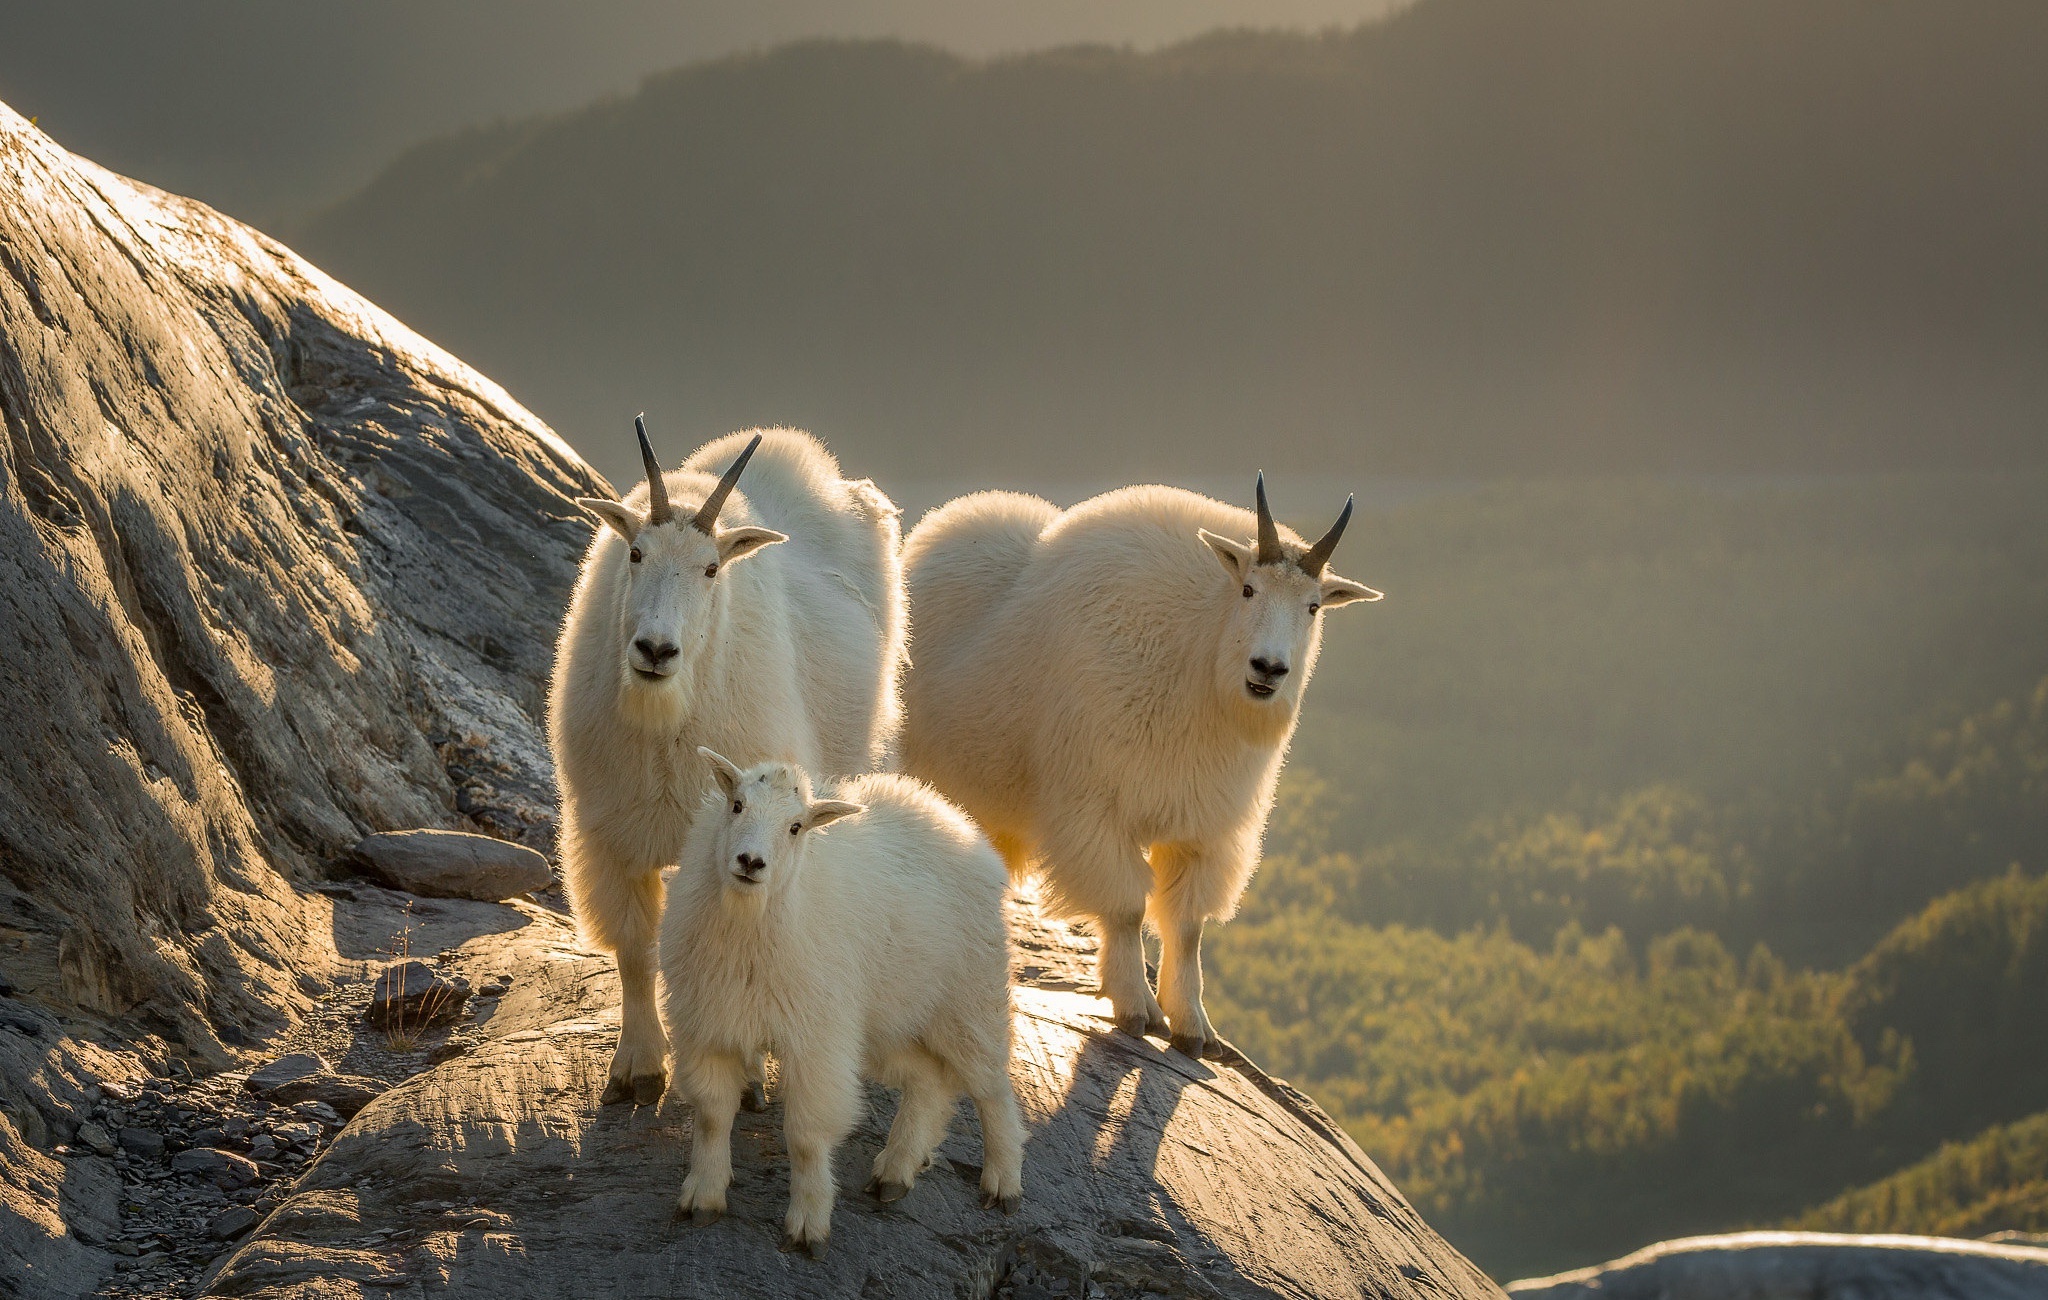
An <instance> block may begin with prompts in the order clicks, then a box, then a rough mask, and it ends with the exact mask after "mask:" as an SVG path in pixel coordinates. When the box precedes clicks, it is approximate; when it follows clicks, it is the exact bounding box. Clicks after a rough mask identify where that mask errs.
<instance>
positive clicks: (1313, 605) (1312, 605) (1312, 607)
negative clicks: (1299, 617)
mask: <svg viewBox="0 0 2048 1300" xmlns="http://www.w3.org/2000/svg"><path fill="white" fill-rule="evenodd" d="M1321 608H1322V606H1321V605H1319V604H1317V603H1316V602H1315V601H1313V600H1312V601H1310V602H1309V603H1308V612H1309V613H1311V614H1313V613H1315V612H1316V611H1317V610H1319V609H1321Z"/></svg>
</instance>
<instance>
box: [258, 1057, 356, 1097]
mask: <svg viewBox="0 0 2048 1300" xmlns="http://www.w3.org/2000/svg"><path fill="white" fill-rule="evenodd" d="M333 1069H334V1067H333V1066H331V1065H329V1064H328V1063H327V1061H326V1060H325V1059H324V1058H323V1057H320V1056H318V1055H316V1054H314V1053H312V1052H293V1053H292V1054H291V1055H289V1056H280V1057H278V1058H277V1059H276V1060H275V1061H272V1062H271V1063H270V1064H268V1065H266V1066H264V1067H262V1068H261V1069H259V1070H255V1071H253V1072H252V1073H251V1074H250V1075H249V1077H248V1078H246V1079H244V1080H243V1081H242V1086H243V1087H244V1088H247V1089H248V1090H249V1091H250V1092H253V1093H255V1094H256V1095H257V1096H259V1097H262V1098H264V1099H266V1100H268V1099H269V1098H270V1094H271V1093H273V1092H275V1091H276V1090H277V1089H279V1088H282V1087H284V1086H285V1085H287V1084H291V1083H296V1082H297V1081H298V1080H300V1079H305V1078H309V1077H311V1076H313V1075H316V1074H326V1073H328V1072H330V1071H332V1070H333Z"/></svg>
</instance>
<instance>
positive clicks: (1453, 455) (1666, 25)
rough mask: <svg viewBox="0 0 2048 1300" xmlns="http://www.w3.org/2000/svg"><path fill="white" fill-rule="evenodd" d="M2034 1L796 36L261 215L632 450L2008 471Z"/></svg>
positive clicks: (2040, 116) (1445, 10) (2033, 452)
mask: <svg viewBox="0 0 2048 1300" xmlns="http://www.w3.org/2000/svg"><path fill="white" fill-rule="evenodd" d="M2044 64H2048V8H2044V7H2042V6H2040V5H2038V4H2034V3H2031V2H2030V0H1889V2H1887V3H1883V4H1871V3H1867V0H1802V2H1801V3H1797V4H1786V3H1782V2H1781V0H1541V2H1533V0H1422V3H1419V4H1416V5H1414V6H1413V7H1412V8H1409V9H1407V10H1405V11H1404V12H1402V13H1400V14H1399V15H1397V16H1395V17H1393V18H1391V19H1389V20H1386V21H1383V22H1379V23H1374V24H1370V25H1367V26H1365V27H1362V28H1359V29H1357V30H1354V31H1348V32H1330V33H1325V34H1321V35H1286V34H1261V33H1243V32H1238V33H1222V34H1218V35H1214V36H1211V37H1206V38H1203V39H1199V40H1195V41H1192V42H1188V43H1185V44H1181V45H1176V46H1172V47H1169V48H1166V49H1163V50H1159V51H1156V52H1134V51H1130V50H1119V49H1109V48H1100V47H1083V48H1071V49H1064V50H1055V51H1051V52H1047V53H1041V54H1033V55H1029V56H1021V57H1013V58H1002V59H997V60H993V61H973V60H967V59H962V58H959V57H955V56H953V55H949V54H946V53H943V52H941V51H938V50H934V49H930V48H922V47H912V46H905V45H899V44H892V43H887V42H866V43H843V42H842V43H834V42H814V43H808V44H800V45H795V46H789V47H784V48H779V49H774V50H770V51H767V52H765V53H761V54H756V55H748V56H744V57H737V58H731V59H726V60H722V61H718V62H714V63H708V64H703V65H698V66H693V67H688V68H684V69H681V70H679V71H677V72H674V73H670V74H665V75H661V76H657V77H653V78H650V79H649V80H648V81H646V82H645V83H644V84H643V85H642V86H641V88H640V89H639V90H638V92H637V93H635V94H633V95H631V96H628V97H625V98H621V99H617V100H611V101H606V102H603V103H599V104H596V105H593V106H591V107H589V108H587V109H583V110H580V111H577V112H572V113H567V114H563V115H560V116H557V117H551V118H544V119H533V120H524V121H516V122H509V123H505V124H501V125H497V126H492V127H488V128H483V129H478V130H474V131H470V132H467V133H464V134H461V135H457V136H453V137H449V138H446V139H443V140H440V141H437V142H435V143H432V144H429V145H426V146H423V147H421V148H419V149H417V150H415V151H413V152H411V153H409V154H408V155H406V156H405V157H403V158H402V159H400V160H398V161H397V162H396V163H395V164H394V165H393V166H391V167H390V168H389V169H388V170H387V171H386V172H385V173H384V174H383V175H382V176H381V177H380V178H379V179H378V180H377V181H375V182H374V183H373V184H371V185H370V186H369V187H368V188H367V189H365V190H364V191H362V192H361V193H360V194H358V195H356V196H355V197H354V198H352V199H350V200H348V201H346V202H344V203H342V204H340V205H339V206H337V207H335V208H333V209H332V210H330V211H328V212H327V213H325V214H324V215H322V216H321V217H319V218H317V219H315V220H313V221H312V222H310V223H309V224H307V225H306V226H304V227H303V228H301V229H299V230H297V231H295V232H287V233H288V234H290V235H291V236H292V242H294V243H295V244H296V245H297V246H299V247H300V249H301V250H302V251H304V252H305V253H307V254H308V255H309V256H311V257H312V258H313V259H314V260H315V261H317V262H319V263H321V264H322V265H323V266H326V267H328V268H329V269H330V270H332V271H334V272H335V273H336V274H337V275H339V276H340V277H341V278H343V279H345V280H347V281H348V282H350V283H352V284H356V285H359V286H361V287H362V288H363V289H364V290H366V291H367V292H368V293H369V294H370V295H371V296H372V297H374V298H376V299H377V300H378V301H380V302H383V303H385V304H387V305H388V306H390V307H391V308H393V309H394V310H396V311H397V312H398V313H399V314H400V315H401V316H404V317H405V318H406V319H408V320H412V321H414V322H416V323H417V324H418V325H419V326H420V327H421V328H422V329H423V330H424V331H425V332H426V333H428V334H429V335H431V336H433V337H435V338H436V339H438V340H439V341H441V342H443V343H445V344H447V345H449V346H451V347H454V348H455V349H457V350H458V351H460V352H462V353H463V354H464V355H467V356H471V357H473V358H474V359H475V360H476V361H477V362H478V363H479V364H480V365H481V366H482V367H483V368H484V369H485V370H487V371H489V372H490V373H492V374H494V375H496V376H498V377H499V378H501V379H502V380H503V381H504V382H505V383H506V384H507V385H508V387H510V388H511V389H512V390H513V391H514V393H515V394H517V395H518V396H519V397H521V398H522V399H523V400H525V401H526V402H528V403H529V404H530V405H532V406H533V407H534V408H535V409H536V410H537V411H539V412H540V413H541V414H543V415H544V416H546V417H547V418H548V419H549V420H550V422H551V423H553V424H554V426H555V427H556V428H558V429H560V430H561V431H562V432H563V433H564V434H565V436H567V437H569V438H570V440H571V441H572V442H574V443H576V444H577V445H578V446H579V447H581V448H583V449H585V450H586V451H587V452H589V453H591V454H592V455H593V456H594V457H595V459H596V460H597V463H598V464H599V465H600V467H602V468H605V469H606V470H608V471H611V472H613V474H614V477H621V476H624V475H625V474H626V473H627V471H628V469H629V467H630V462H631V456H630V443H629V441H628V440H626V439H625V438H623V437H622V435H621V430H623V429H624V428H625V421H626V420H627V419H628V418H630V416H631V415H632V414H633V412H635V411H637V410H640V409H642V408H645V409H647V410H649V411H650V412H651V413H652V414H653V416H654V419H655V421H656V427H657V428H658V429H666V430H677V431H681V432H680V434H679V436H681V437H683V438H686V439H687V440H688V441H691V442H695V441H699V440H701V439H702V437H704V436H708V435H710V434H714V433H717V432H723V431H725V430H727V429H730V428H734V427H739V426H743V425H746V424H751V423H757V422H778V421H779V422H790V423H799V424H805V425H808V426H810V427H813V428H816V429H818V430H819V431H820V432H823V433H825V434H827V435H828V436H829V437H831V438H832V440H833V441H834V443H835V445H836V446H837V447H839V449H840V450H841V451H842V453H843V454H845V455H846V456H847V458H848V460H849V463H851V464H854V465H857V466H858V467H859V468H860V469H861V470H862V471H863V472H872V473H875V474H877V475H878V476H894V477H902V476H920V477H943V478H953V477H959V476H961V475H963V474H964V475H968V476H975V477H982V478H988V477H994V478H996V479H999V480H1002V481H1010V480H1015V479H1024V478H1030V477H1033V476H1037V477H1044V476H1047V475H1057V476H1060V477H1071V476H1073V475H1074V474H1075V472H1076V471H1077V469H1078V470H1079V471H1080V472H1081V473H1082V474H1083V475H1084V476H1089V477H1097V476H1099V477H1101V478H1102V479H1105V480H1109V481H1116V480H1126V479H1129V478H1133V477H1157V476H1160V475H1162V474H1178V475H1186V474H1190V473H1205V474H1206V473H1215V472H1226V471H1227V472H1242V471H1243V470H1244V469H1245V468H1246V467H1248V466H1254V465H1263V467H1264V468H1266V469H1268V470H1273V471H1304V470H1308V469H1311V468H1314V467H1319V466H1329V467H1332V468H1334V469H1336V470H1338V471H1340V473H1341V476H1342V477H1344V478H1357V477H1360V476H1363V475H1367V474H1375V475H1377V474H1386V473H1421V474H1434V475H1442V474H1471V473H1480V474H1494V473H1515V472H1529V471H1538V472H1556V471H1574V472H1576V471H1584V470H1601V471H1664V470H1680V471H1722V470H1766V471H1781V470H1813V469H1824V470H1844V469H1849V470H1868V469H1874V468H1909V467H1928V466H1949V467H1955V466H1986V465H2011V464H2016V463H2038V462H2039V460H2040V458H2041V448H2040V446H2039V439H2038V430H2039V427H2040V420H2039V417H2040V413H2041V412H2042V411H2043V410H2044V409H2048V370H2044V368H2043V367H2041V366H2040V365H2039V364H2038V359H2039V357H2040V356H2041V355H2043V354H2044V352H2048V313H2043V312H2042V310H2041V308H2040V304H2041V303H2042V301H2044V298H2048V242H2044V241H2042V240H2041V239H2040V238H2039V231H2040V229H2041V228H2042V225H2043V222H2044V220H2048V78H2043V77H2041V76H2040V75H2039V69H2040V68H2041V67H2042V66H2044Z"/></svg>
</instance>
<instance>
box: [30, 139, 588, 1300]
mask: <svg viewBox="0 0 2048 1300" xmlns="http://www.w3.org/2000/svg"><path fill="white" fill-rule="evenodd" d="M577 495H599V496H603V495H609V489H608V487H607V486H606V485H605V484H604V482H603V480H602V479H601V478H599V476H598V475H596V474H595V473H594V472H593V471H591V470H590V469H589V468H588V467H587V466H585V465H584V464H583V463H582V461H581V460H579V459H578V458H577V457H576V455H575V454H574V453H573V452H571V451H570V450H569V449H568V447H567V446H566V445H565V444H563V443H562V442H561V441H560V439H558V438H556V437H555V436H554V435H553V434H552V433H551V432H549V431H548V430H547V429H546V428H545V427H544V426H542V425H541V424H540V422H539V421H537V420H535V419H534V418H533V417H532V416H531V415H530V414H528V413H527V412H526V411H524V410H523V409H521V408H520V407H519V405H518V404H517V403H515V402H514V401H512V400H511V398H509V397H508V396H506V394H505V393H504V392H503V390H501V389H499V388H498V387H497V386H496V385H495V384H492V383H491V382H490V381H488V380H486V379H484V378H483V377H482V376H481V375H478V374H477V373H476V372H475V371H473V370H471V369H469V368H468V367H467V366H464V365H463V364H462V363H461V362H459V361H457V360H455V359H454V358H453V357H450V356H448V355H447V354H446V353H444V352H442V351H441V350H440V349H438V348H436V347H434V346H433V345H432V344H430V343H428V342H426V341H425V340H424V339H421V338H420V337H418V336H417V335H415V334H413V333H412V332H411V331H410V330H407V329H406V328H405V327H404V326H402V325H400V324H399V323H398V322H396V321H394V320H393V319H391V317H389V316H388V315H386V314H385V313H383V312H381V311H379V310H378V309H377V308H375V307H374V306H372V305H370V304H369V303H367V302H365V301H364V300H363V299H361V298H360V297H358V296H356V295H355V294H353V293H350V292H349V291H348V290H347V289H345V288H343V287H341V286H340V285H338V284H336V283H335V282H334V281H332V280H331V279H329V278H328V277H326V276H325V275H322V274H321V273H320V272H319V271H318V270H316V269H314V268H313V267H311V266H309V265H308V264H306V263H305V262H304V261H302V260H300V259H299V258H298V257H296V256H295V255H293V254H292V253H291V252H290V251H289V250H288V249H285V248H283V247H281V246H280V245H278V244H276V243H274V242H272V241H270V240H267V239H265V238H264V237H263V236H261V235H259V234H257V233H256V232H254V231H251V230H249V229H248V228H246V227H244V226H241V225H238V224H236V223H235V222H233V221H230V220H228V219H226V218H224V217H222V216H220V215H219V214H217V213H214V212H213V211H211V210H209V209H207V208H205V207H204V206H202V205H200V204H197V203H193V202H190V201H188V200H184V199H180V198H176V197H174V196H171V195H167V194H163V193H161V192H159V191H157V190H153V189H151V188H149V187H147V186H144V185H138V184H136V183H134V182H131V181H127V180H124V179H122V178H121V177H118V176H115V175H113V174H112V173H109V172H107V171H105V170H103V169H101V168H99V167H96V166H94V165H93V164H91V163H89V162H86V161H84V160H82V159H79V158H75V157H73V156H72V155H70V154H68V153H66V152H65V151H64V150H63V149H62V148H60V147H58V146H57V145H56V144H54V143H53V142H52V141H51V140H50V139H49V138H48V137H46V136H44V135H43V134H42V133H41V132H39V131H37V130H36V129H35V128H34V127H33V126H31V125H30V124H29V123H28V122H27V121H26V120H24V119H23V118H22V117H21V116H19V115H18V114H16V113H15V112H13V110H11V109H9V108H7V107H6V106H4V105H0V698H4V699H6V700H7V702H8V707H7V708H6V709H5V710H0V968H4V970H5V982H6V984H7V986H8V988H9V989H10V992H9V994H8V995H7V996H6V997H5V998H4V999H0V1003H4V1006H5V1008H6V1009H7V1015H8V1017H10V1024H18V1025H19V1026H22V1028H19V1029H11V1030H9V1031H6V1032H0V1201H4V1205H5V1212H4V1213H0V1292H8V1291H13V1292H15V1293H20V1294H36V1295H69V1294H75V1293H77V1291H78V1290H79V1289H81V1288H86V1289H89V1283H90V1279H92V1278H94V1277H97V1276H100V1275H101V1274H103V1273H104V1272H105V1270H106V1269H107V1268H108V1267H109V1266H110V1264H111V1258H110V1257H109V1256H107V1255H106V1254H104V1253H103V1252H99V1251H97V1250H95V1249H92V1248H90V1244H89V1243H86V1242H84V1241H82V1240H81V1235H82V1234H78V1233H75V1232H69V1231H67V1230H66V1228H65V1223H66V1221H72V1220H75V1221H76V1222H85V1221H86V1220H85V1218H83V1217H79V1216H82V1215H85V1214H86V1211H85V1210H82V1209H77V1208H76V1207H79V1206H82V1205H84V1204H85V1203H86V1201H89V1200H91V1198H92V1197H93V1196H94V1195H96V1193H93V1192H92V1191H91V1188H93V1187H96V1186H99V1185H100V1184H99V1183H97V1182H94V1181H93V1180H92V1179H91V1178H89V1177H88V1176H87V1175H85V1174H80V1173H75V1172H67V1169H73V1170H75V1169H76V1168H77V1166H75V1165H73V1166H65V1165H63V1164H61V1163H59V1162H57V1161H55V1160H53V1159H52V1158H51V1156H50V1155H49V1152H50V1151H51V1150H52V1149H53V1148H54V1146H55V1145H56V1144H58V1143H62V1142H65V1141H68V1140H69V1139H70V1137H71V1136H72V1131H73V1129H74V1128H75V1125H76V1122H77V1121H76V1119H75V1116H76V1115H77V1114H78V1113H79V1111H80V1107H81V1105H85V1106H86V1107H87V1109H89V1099H87V1098H85V1097H84V1092H85V1090H86V1089H87V1088H90V1087H93V1086H96V1081H98V1080H106V1079H114V1078H123V1077H128V1078H132V1077H138V1076H140V1075H143V1074H146V1073H152V1072H161V1071H162V1070H164V1069H165V1068H167V1063H168V1062H169V1061H170V1060H172V1059H174V1058H183V1059H187V1060H190V1061H191V1062H192V1063H193V1064H194V1065H195V1066H197V1067H198V1068H199V1069H200V1070H202V1071H204V1070H208V1069H220V1068H224V1067H227V1066H229V1065H231V1064H232V1063H234V1061H235V1060H236V1057H237V1053H238V1050H239V1049H241V1048H242V1047H244V1046H250V1045H254V1044H255V1043H258V1042H261V1041H264V1040H265V1039H267V1038H269V1037H271V1036H272V1035H274V1034H276V1033H278V1032H280V1031H281V1030H282V1029H284V1028H285V1027H286V1026H287V1025H289V1024H290V1023H291V1022H292V1021H293V1020H294V1019H296V1018H297V1017H298V1016H299V1015H301V1014H303V1013H304V1011H305V1010H306V1008H307V1007H308V1006H309V999H311V998H312V997H315V996H317V995H318V994H319V992H320V990H321V989H322V988H323V987H325V985H326V982H327V981H328V980H329V979H330V978H331V977H332V975H333V974H334V971H335V969H336V965H337V958H336V954H335V947H334V943H333V940H332V933H331V932H332V926H333V917H332V910H331V906H330V903H329V901H328V900H327V899H326V898H325V897H323V896H321V895H318V894H313V893H309V892H304V891H302V890H301V889H299V888H296V886H299V885H302V884H305V883H307V882H310V881H313V880H315V879H317V878H318V876H319V875H320V874H321V873H322V872H324V870H325V864H327V863H329V862H331V861H333V860H334V859H335V858H336V857H338V856H339V855H340V854H342V853H343V852H345V851H346V850H347V849H348V848H349V847H350V846H351V845H353V844H355V843H356V842H357V841H358V840H360V839H361V838H362V837H363V836H364V835H366V834H368V833H370V832H373V831H380V830H389V829H397V828H405V827H414V826H429V827H443V828H449V829H469V830H485V831H488V832H490V833H492V834H495V835H500V836H504V837H506V838H509V839H516V840H519V841H521V842H522V843H526V844H529V845H531V846H533V847H535V848H537V849H540V850H543V851H545V850H547V849H549V848H550V847H551V843H552V837H553V822H552V812H551V806H552V800H553V795H552V789H551V787H552V775H551V772H550V769H549V766H548V760H547V751H546V745H545V743H544V740H543V736H542V732H541V728H540V718H541V712H542V693H543V688H544V681H545V676H546V671H547V666H548V664H549V662H550V659H551V642H552V638H553V632H554V621H555V620H554V615H553V613H552V611H554V610H557V609H560V608H561V607H562V606H563V604H564V603H565V601H566V598H567V594H568V590H569V586H570V584H571V582H572V581H573V579H574V575H575V568H576V564H577V561H578V558H579V556H580V553H581V550H582V547H583V545H584V542H585V540H586V539H587V537H588V536H589V526H588V525H587V524H586V523H585V522H584V521H583V520H582V519H581V518H580V512H579V511H577V510H576V509H575V508H574V507H573V506H572V505H570V504H569V498H571V497H574V496H577ZM95 1158H99V1157H95ZM109 1185H111V1184H109ZM81 1198H84V1199H81ZM66 1206H71V1207H74V1208H73V1209H72V1210H67V1209H65V1207H66ZM74 1211H75V1212H74Z"/></svg>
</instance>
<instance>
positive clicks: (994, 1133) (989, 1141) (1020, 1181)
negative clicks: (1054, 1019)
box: [955, 1007, 1024, 1214]
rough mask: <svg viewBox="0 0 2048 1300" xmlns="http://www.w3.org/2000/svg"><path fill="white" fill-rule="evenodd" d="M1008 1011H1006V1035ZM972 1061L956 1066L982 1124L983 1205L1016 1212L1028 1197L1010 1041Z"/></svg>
mask: <svg viewBox="0 0 2048 1300" xmlns="http://www.w3.org/2000/svg"><path fill="white" fill-rule="evenodd" d="M1008 1014H1009V1008H1008V1007H1005V1008H1004V1009H1003V1015H1004V1024H1003V1027H1004V1029H1005V1030H1007V1029H1008V1028H1009V1025H1008ZM975 1046H976V1048H978V1049H979V1050H977V1051H976V1052H975V1053H974V1054H973V1057H972V1058H971V1059H963V1060H960V1061H957V1062H955V1068H956V1069H957V1070H958V1071H959V1072H960V1075H961V1077H962V1078H963V1079H965V1081H966V1083H967V1095H968V1096H970V1097H972V1098H974V1111H975V1115H976V1116H977V1117H978V1118H979V1119H980V1120H981V1204H982V1208H983V1209H988V1210H1001V1211H1002V1212H1003V1213H1004V1214H1009V1213H1012V1212H1014V1211H1015V1210H1016V1208H1017V1206H1018V1204H1019V1203H1020V1202H1021V1201H1022V1200H1023V1197H1024V1115H1023V1112H1022V1111H1020V1110H1019V1109H1018V1108H1017V1090H1016V1088H1014V1087H1012V1086H1011V1084H1010V1039H1009V1034H1008V1033H1004V1034H1003V1035H1002V1036H1001V1039H1000V1041H992V1042H983V1043H977V1044H976V1045H975Z"/></svg>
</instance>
